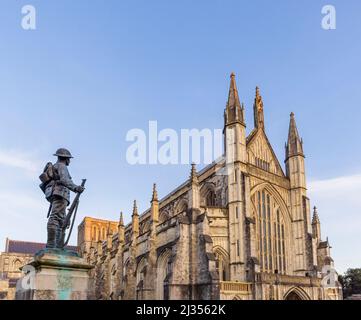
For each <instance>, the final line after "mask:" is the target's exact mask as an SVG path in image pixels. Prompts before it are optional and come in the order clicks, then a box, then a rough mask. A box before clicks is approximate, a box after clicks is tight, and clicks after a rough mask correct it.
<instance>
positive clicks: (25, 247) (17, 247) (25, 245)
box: [6, 240, 78, 254]
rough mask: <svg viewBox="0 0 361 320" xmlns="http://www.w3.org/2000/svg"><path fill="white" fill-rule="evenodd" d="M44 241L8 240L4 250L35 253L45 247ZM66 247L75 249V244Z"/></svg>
mask: <svg viewBox="0 0 361 320" xmlns="http://www.w3.org/2000/svg"><path fill="white" fill-rule="evenodd" d="M45 245H46V244H45V243H38V242H29V241H18V240H8V243H7V248H6V252H8V253H24V254H35V253H36V252H38V251H40V250H42V249H45ZM66 249H69V250H73V251H77V250H78V247H76V246H67V247H66Z"/></svg>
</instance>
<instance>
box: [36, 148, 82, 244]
mask: <svg viewBox="0 0 361 320" xmlns="http://www.w3.org/2000/svg"><path fill="white" fill-rule="evenodd" d="M54 156H57V157H58V161H57V162H56V163H55V164H51V163H48V164H47V165H46V167H45V169H44V173H43V174H42V175H41V176H40V179H41V180H42V182H43V184H42V185H40V187H41V188H42V190H43V191H44V193H45V197H46V199H47V200H48V201H49V202H50V203H51V204H50V208H49V213H50V215H49V214H48V216H49V220H48V224H47V229H48V240H47V243H46V248H49V249H63V246H64V235H65V229H66V228H65V227H66V226H65V225H64V223H65V218H66V208H67V206H68V205H69V203H70V191H73V192H75V193H78V194H80V193H82V192H83V191H84V187H83V186H78V185H76V184H74V182H73V181H72V178H71V176H70V174H69V171H68V168H67V167H68V166H69V164H70V159H71V158H73V157H72V155H71V153H70V152H69V151H68V150H67V149H65V148H60V149H58V150H57V151H56V153H55V154H54ZM44 176H45V178H44Z"/></svg>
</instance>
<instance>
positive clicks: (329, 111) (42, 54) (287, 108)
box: [0, 0, 361, 271]
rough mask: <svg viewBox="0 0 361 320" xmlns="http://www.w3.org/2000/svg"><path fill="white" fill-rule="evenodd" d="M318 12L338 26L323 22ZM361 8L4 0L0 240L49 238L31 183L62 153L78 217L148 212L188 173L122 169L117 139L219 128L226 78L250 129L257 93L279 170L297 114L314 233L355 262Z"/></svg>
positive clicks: (0, 22)
mask: <svg viewBox="0 0 361 320" xmlns="http://www.w3.org/2000/svg"><path fill="white" fill-rule="evenodd" d="M25 4H31V5H33V6H34V7H35V8H36V10H37V29H36V30H34V31H25V30H23V29H22V28H21V18H22V14H21V8H22V6H23V5H25ZM326 4H333V5H334V6H335V7H336V12H337V29H336V30H330V31H326V30H323V29H322V28H321V19H322V15H321V9H322V7H323V6H324V5H326ZM360 12H361V3H360V1H359V0H353V1H352V0H348V1H330V2H329V1H326V0H325V1H318V0H308V1H296V0H294V1H291V0H278V1H277V5H276V4H274V3H272V2H271V1H266V0H264V1H261V0H258V1H228V0H222V1H220V0H214V1H209V0H208V1H202V0H199V1H188V0H186V1H165V0H164V1H161V0H154V1H138V0H137V1H106V2H104V1H96V0H94V1H82V0H78V1H68V0H62V1H45V0H27V1H20V0H3V1H2V6H1V10H0V35H1V37H0V39H1V50H0V70H1V72H0V221H1V222H0V241H2V242H3V243H5V237H10V238H12V239H23V240H34V241H45V240H46V232H45V226H46V219H45V215H46V211H47V203H46V202H45V201H44V199H43V198H42V194H41V191H40V189H38V175H39V173H40V171H41V170H42V167H43V165H44V164H45V163H46V162H47V161H49V160H53V157H52V156H51V155H52V153H53V152H54V151H55V150H56V149H57V148H58V147H59V146H65V147H67V148H69V149H70V150H71V151H72V152H73V153H74V156H75V159H74V161H73V163H72V165H71V167H70V170H71V174H72V175H73V177H74V180H75V181H78V182H80V179H81V178H83V177H86V178H88V185H87V190H86V193H85V194H84V196H83V199H82V202H81V205H80V212H79V214H80V217H79V219H80V218H81V217H83V216H85V215H88V216H96V217H102V218H105V219H115V220H116V219H118V215H119V211H120V210H123V211H124V213H125V216H126V221H129V218H130V213H131V207H132V201H133V199H137V200H138V202H139V210H140V211H143V210H145V209H146V208H147V207H148V205H149V200H150V197H151V188H152V184H153V182H157V184H158V190H159V194H160V196H164V195H165V194H167V193H168V192H169V191H170V190H171V189H172V188H174V187H176V186H177V185H178V184H180V183H182V182H183V181H184V180H185V179H186V178H187V177H188V175H189V166H186V165H169V166H162V165H152V166H130V165H128V164H127V162H126V159H125V153H126V150H127V147H128V146H129V143H128V142H126V141H125V136H126V133H127V132H128V130H130V129H133V128H142V129H144V130H146V129H147V127H148V121H149V120H157V121H158V127H159V129H164V128H172V129H175V130H177V131H178V130H180V129H181V128H190V129H191V128H199V129H202V128H211V129H214V128H222V125H223V109H224V107H225V103H226V100H227V93H228V86H229V74H230V72H231V71H234V72H235V73H236V75H237V85H238V90H239V94H240V97H241V100H242V101H244V103H245V106H246V120H247V126H248V127H247V130H248V132H249V131H250V130H251V129H252V127H253V115H252V104H253V99H254V90H255V87H256V85H259V86H260V88H261V94H262V96H263V100H264V106H265V117H266V130H267V134H268V137H269V139H270V141H271V143H272V145H273V147H274V149H275V152H276V153H277V155H278V157H279V159H280V162H281V163H283V159H284V143H285V141H286V138H287V131H288V122H289V114H290V112H291V111H293V112H295V114H296V120H297V124H298V129H299V132H300V134H301V136H302V137H303V139H304V149H305V153H306V156H307V159H306V170H307V176H308V183H309V195H310V198H311V204H312V205H317V206H318V208H319V215H320V218H321V221H322V233H323V236H324V237H325V236H329V238H330V242H331V245H332V246H333V256H334V258H335V262H336V266H337V267H338V269H339V270H341V271H344V270H345V269H346V268H347V267H357V266H358V267H360V262H361V252H360V250H358V248H359V247H360V246H361V240H360V237H359V233H360V229H361V204H360V202H359V195H360V192H361V161H360V159H361V148H360V146H361V142H360V133H359V118H360V116H361V111H360V102H361V90H360V85H361V80H360V74H361V63H360V56H361V43H360V41H359V38H360V31H361V20H360V19H359V15H360ZM79 221H80V220H79ZM79 221H78V222H79ZM73 241H74V242H75V241H76V240H75V237H73Z"/></svg>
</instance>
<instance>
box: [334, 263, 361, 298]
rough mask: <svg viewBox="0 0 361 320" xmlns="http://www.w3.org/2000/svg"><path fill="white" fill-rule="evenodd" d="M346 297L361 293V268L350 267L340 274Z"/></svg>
mask: <svg viewBox="0 0 361 320" xmlns="http://www.w3.org/2000/svg"><path fill="white" fill-rule="evenodd" d="M339 281H340V283H341V285H342V289H343V295H344V298H347V297H349V296H351V295H353V294H361V268H355V269H348V270H347V271H346V273H345V274H344V275H340V276H339Z"/></svg>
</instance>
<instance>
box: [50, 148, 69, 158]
mask: <svg viewBox="0 0 361 320" xmlns="http://www.w3.org/2000/svg"><path fill="white" fill-rule="evenodd" d="M54 156H57V157H62V158H73V156H72V155H71V153H70V151H69V150H67V149H65V148H60V149H58V150H56V152H55V153H54Z"/></svg>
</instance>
